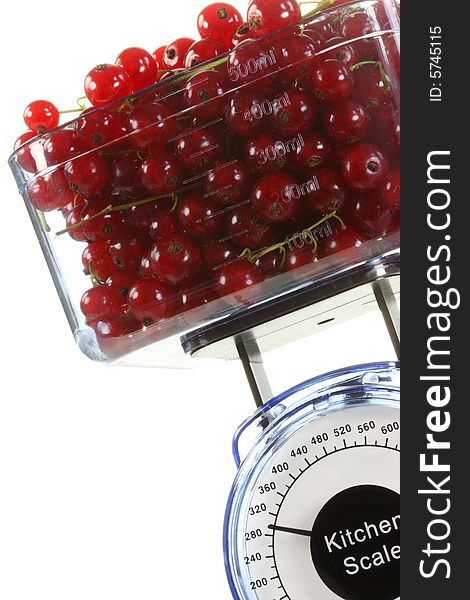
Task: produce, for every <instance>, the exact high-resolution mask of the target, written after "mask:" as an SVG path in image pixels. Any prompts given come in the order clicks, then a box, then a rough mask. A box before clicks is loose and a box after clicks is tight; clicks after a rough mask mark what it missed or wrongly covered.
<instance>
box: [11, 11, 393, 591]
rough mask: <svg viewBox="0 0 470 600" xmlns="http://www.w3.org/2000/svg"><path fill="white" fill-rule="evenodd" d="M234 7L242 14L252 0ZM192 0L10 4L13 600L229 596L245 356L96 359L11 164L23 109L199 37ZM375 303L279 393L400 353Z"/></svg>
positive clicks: (304, 354)
mask: <svg viewBox="0 0 470 600" xmlns="http://www.w3.org/2000/svg"><path fill="white" fill-rule="evenodd" d="M236 5H237V6H238V7H239V8H240V9H241V10H242V12H244V10H245V6H246V5H245V2H244V1H243V0H242V1H238V2H236ZM200 8H201V5H200V4H198V3H195V2H194V1H191V0H175V2H156V1H155V0H153V1H152V2H150V1H148V0H141V1H140V2H129V0H114V1H113V2H99V1H96V0H93V1H92V0H81V1H80V2H78V3H74V2H69V3H64V2H58V0H49V2H47V3H45V2H37V1H36V0H34V1H32V0H22V1H21V2H9V3H5V2H4V3H2V8H0V11H1V14H0V22H1V24H2V27H1V34H0V44H1V53H0V55H1V56H2V93H1V97H0V102H1V112H0V114H1V121H0V131H1V136H0V170H1V177H0V185H1V204H2V212H1V215H2V227H1V235H0V257H1V269H2V270H1V293H0V302H1V312H0V315H1V329H0V336H1V341H2V343H1V347H0V351H1V363H0V364H1V372H2V375H1V378H0V395H1V396H0V598H1V599H2V600H32V599H34V600H36V599H43V598H44V599H47V600H74V599H77V600H78V599H80V600H84V599H85V598H86V599H87V600H124V599H126V600H127V599H129V600H130V599H137V598H138V599H139V600H147V599H150V598H165V599H171V600H173V599H187V598H196V599H198V598H201V599H207V598H210V599H214V600H228V599H229V597H230V594H229V591H228V588H227V585H226V581H225V573H224V568H223V556H222V547H221V532H222V521H223V513H224V508H225V502H226V498H227V495H228V492H229V489H230V485H231V482H232V479H233V477H234V475H235V468H234V464H233V460H232V457H231V451H230V445H231V436H232V433H233V431H234V429H235V428H236V427H237V426H238V424H239V423H240V422H241V421H242V420H243V419H244V418H245V417H246V416H248V415H249V414H250V413H251V412H252V410H253V407H254V405H253V402H252V400H251V398H250V393H249V390H248V388H247V385H246V383H245V380H244V377H243V374H242V370H241V367H240V365H239V364H237V363H230V364H229V363H221V362H216V363H214V365H213V367H212V368H209V369H208V368H203V369H196V370H189V371H176V370H173V371H172V370H161V369H127V368H125V367H103V366H100V365H96V364H93V363H92V362H90V361H89V360H88V359H87V358H85V357H84V356H82V355H81V354H80V352H79V350H78V349H77V348H76V347H75V344H74V341H73V338H72V336H71V334H70V330H69V329H68V325H67V322H66V320H65V316H64V314H63V312H62V308H61V305H60V303H59V300H58V298H57V296H56V293H55V289H54V287H53V285H52V280H51V278H50V276H49V273H48V271H47V269H46V265H45V262H44V260H43V258H42V255H41V253H40V251H39V246H38V244H37V242H36V240H35V237H34V233H33V230H32V227H31V225H30V223H29V221H28V217H27V214H26V211H25V209H24V206H23V205H22V201H21V199H20V197H19V196H18V194H17V192H16V189H15V185H14V181H13V178H12V176H11V174H10V173H9V171H8V167H7V164H6V160H7V157H8V155H9V153H10V151H11V147H12V144H13V142H14V140H15V139H16V137H17V136H18V135H19V134H20V133H22V132H23V131H24V130H25V126H24V124H23V122H22V112H23V108H24V106H26V104H27V103H28V102H29V101H31V100H34V99H37V98H47V99H50V100H52V101H54V102H55V103H56V104H57V105H58V106H59V107H60V108H61V109H64V108H70V107H72V106H73V104H74V101H75V98H77V97H78V96H81V95H82V93H83V92H82V81H83V78H84V75H85V74H86V72H88V70H89V69H90V68H92V67H93V66H94V65H95V64H98V63H102V62H113V61H114V60H115V56H116V55H117V54H118V53H119V52H120V51H121V50H122V49H124V48H126V47H128V46H134V45H135V46H143V47H145V48H147V49H148V50H149V51H153V50H154V49H155V48H156V47H157V46H159V45H161V44H163V43H167V42H170V41H172V39H174V38H176V37H179V36H195V35H196V26H195V22H196V17H197V13H198V10H199V9H200ZM393 358H394V355H393V350H392V349H391V346H390V344H389V342H388V339H387V336H386V333H385V329H384V327H383V324H382V322H381V319H380V317H379V315H378V314H377V313H376V314H373V315H371V316H370V317H367V318H363V319H360V320H356V321H354V322H350V323H349V324H347V325H344V326H337V327H335V328H331V329H329V330H327V331H326V333H325V334H321V335H318V336H317V337H316V338H315V339H314V340H313V341H312V340H310V341H309V343H308V344H303V345H299V347H298V348H296V347H290V348H286V349H284V350H283V351H282V352H278V353H276V355H274V356H270V357H268V365H267V366H268V370H269V372H270V373H271V374H272V376H273V388H274V391H275V392H276V393H277V392H280V391H282V390H283V389H285V388H287V387H289V386H290V385H292V384H295V383H297V382H298V381H300V380H303V379H306V378H308V377H311V376H313V375H315V374H318V373H321V372H324V371H328V370H331V369H333V368H336V367H340V366H346V365H348V364H356V363H359V362H366V361H371V360H381V359H393Z"/></svg>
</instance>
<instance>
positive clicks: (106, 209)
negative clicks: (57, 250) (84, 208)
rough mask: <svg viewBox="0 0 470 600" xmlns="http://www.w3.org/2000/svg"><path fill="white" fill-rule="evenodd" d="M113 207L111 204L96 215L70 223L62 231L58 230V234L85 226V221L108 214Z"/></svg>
mask: <svg viewBox="0 0 470 600" xmlns="http://www.w3.org/2000/svg"><path fill="white" fill-rule="evenodd" d="M112 208H113V205H112V204H109V205H108V206H107V207H106V208H103V210H100V212H97V213H96V215H92V216H91V217H88V219H83V220H82V221H79V222H78V223H75V224H74V225H70V227H67V228H66V229H61V230H60V231H58V232H57V233H56V236H59V235H63V234H64V233H69V231H75V229H79V228H80V227H83V225H84V224H85V223H88V222H89V221H93V219H96V218H97V217H102V216H103V215H106V214H108V213H109V212H111V210H112Z"/></svg>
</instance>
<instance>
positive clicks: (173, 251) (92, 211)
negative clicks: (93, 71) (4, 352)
mask: <svg viewBox="0 0 470 600" xmlns="http://www.w3.org/2000/svg"><path fill="white" fill-rule="evenodd" d="M361 20H362V21H361ZM359 21H361V23H359V25H360V26H358V25H357V23H358V22H359ZM398 30H399V17H398V14H397V11H396V4H395V2H393V1H392V0H367V1H363V2H351V3H346V4H342V5H340V6H339V7H336V8H335V7H334V8H330V9H328V10H325V11H323V12H320V13H318V14H317V15H313V16H311V17H309V18H307V19H306V20H304V21H303V22H302V24H300V25H295V26H292V27H289V28H287V29H285V30H282V31H280V32H277V33H275V34H272V35H270V36H268V37H266V38H262V39H261V40H257V41H255V42H251V43H248V44H244V45H243V46H240V47H238V48H237V49H235V50H233V51H231V52H230V53H229V54H227V55H224V56H221V57H220V58H217V60H216V61H215V62H212V63H205V64H204V65H202V66H201V65H199V66H197V67H196V68H193V69H192V70H191V71H187V72H184V73H181V74H178V75H176V76H173V77H170V78H168V79H166V80H165V81H162V82H160V83H158V84H156V85H155V86H152V87H150V88H147V89H145V90H143V91H141V92H138V93H136V94H134V95H133V96H130V97H128V98H127V99H125V100H124V101H123V100H120V101H118V102H115V103H114V104H111V105H106V106H104V107H102V108H100V109H98V110H96V111H88V112H87V113H86V114H84V115H82V116H81V117H80V118H79V119H77V120H76V121H73V122H71V123H68V124H66V125H63V126H61V127H59V128H57V129H55V130H52V131H49V132H46V133H45V134H43V135H42V136H39V137H37V138H35V139H33V140H32V141H30V142H28V143H27V145H25V146H23V147H22V148H20V149H19V150H17V152H16V153H15V154H13V155H12V157H11V158H10V165H11V168H12V170H13V173H14V175H15V178H16V181H17V183H18V188H19V191H20V192H21V194H22V195H23V197H24V200H25V203H26V207H27V209H28V211H29V214H30V216H31V220H32V223H33V226H34V228H35V231H36V234H37V236H38V239H39V241H40V244H41V247H42V250H43V253H44V256H45V258H46V260H47V263H48V265H49V268H50V271H51V274H52V277H53V278H54V282H55V285H56V287H57V290H58V293H59V295H60V298H61V300H62V303H63V306H64V309H65V311H66V313H67V317H68V320H69V323H70V326H71V329H72V332H73V334H74V336H75V338H76V340H77V343H78V344H79V346H80V348H81V349H82V350H83V352H84V353H85V354H86V355H88V356H89V357H90V358H93V359H96V360H100V361H108V362H109V361H115V362H119V363H121V364H135V365H164V364H167V365H175V366H176V365H183V364H184V363H185V362H186V359H185V355H184V351H183V350H182V347H181V342H180V339H181V336H183V335H187V334H188V333H189V332H191V331H194V330H196V329H197V328H200V327H207V326H210V324H211V323H221V322H223V320H224V319H226V318H227V317H228V316H233V315H237V316H240V317H241V318H242V319H243V315H245V314H246V315H248V314H250V313H251V312H252V310H253V309H255V308H257V307H260V306H263V305H266V304H267V303H269V302H270V301H272V300H273V299H279V298H281V297H288V296H289V295H290V294H292V292H293V291H296V292H297V293H298V291H299V290H301V289H302V287H306V286H310V287H311V284H312V281H313V282H318V284H319V285H320V284H321V282H322V281H323V280H324V279H325V278H329V279H331V277H332V275H333V276H334V273H335V272H336V271H342V272H343V273H344V272H345V270H347V269H354V268H356V267H357V266H358V265H361V264H363V263H364V262H367V261H370V260H371V259H374V258H377V257H380V256H383V255H387V254H388V253H390V252H391V251H392V250H395V249H397V248H398V246H399V240H398V229H399V207H398V204H397V203H396V194H392V196H393V198H392V200H390V193H389V192H390V189H389V188H390V185H392V184H393V181H392V179H391V177H392V175H396V174H397V173H398V177H399V171H397V169H398V164H399V137H398V136H399V38H398ZM341 36H342V37H341ZM328 38H330V39H328ZM325 65H326V66H325ZM332 78H333V79H335V78H336V79H335V83H333V84H331V79H332ZM344 81H346V84H344ZM343 84H344V85H343ZM214 90H215V92H214ZM214 94H215V95H214ZM142 115H143V116H142ZM109 119H111V121H113V122H114V123H115V125H116V123H117V125H116V127H114V129H113V128H110V129H108V130H107V131H108V132H109V131H114V133H112V135H111V134H110V137H109V138H108V139H106V138H96V137H93V136H91V140H92V141H91V142H90V139H89V138H86V139H87V142H86V144H85V145H83V142H81V143H78V142H77V135H78V133H79V132H80V131H83V129H84V128H85V130H86V126H87V123H88V125H90V123H91V127H92V125H93V122H94V121H95V122H96V120H99V121H101V122H102V121H103V120H109ZM139 119H140V120H139ZM77 132H78V133H77ZM67 137H69V138H70V139H71V140H72V141H71V143H70V144H69V146H68V150H67V152H68V154H65V155H64V154H61V152H60V151H59V150H58V148H59V149H60V145H61V143H62V142H63V140H64V139H67ZM25 151H27V152H28V153H29V154H30V156H31V160H30V161H28V164H27V165H25V162H24V160H22V159H21V156H22V154H21V153H23V157H24V153H25ZM364 156H365V157H366V159H365V163H364ZM162 158H163V159H164V162H165V161H166V163H165V165H164V166H163V167H162V165H161V162H162ZM123 162H124V163H126V164H125V166H123ZM129 165H130V166H129ZM361 165H362V166H361ZM364 165H365V167H364ZM25 166H26V167H27V168H25ZM131 167H132V168H131ZM364 168H365V169H366V172H363V169H364ZM83 169H85V171H86V169H88V172H86V173H85V174H86V176H85V177H83V176H81V171H82V170H83ZM120 169H121V170H120ZM129 169H130V170H132V169H135V173H136V174H137V175H135V177H134V178H132V177H131V178H130V181H129V180H128V179H126V178H125V177H124V175H123V171H126V170H127V172H128V170H129ZM158 169H160V171H162V169H163V171H162V172H164V181H163V183H162V176H161V173H160V176H159V177H157V178H156V179H155V170H158ZM165 169H167V170H165ZM361 169H362V170H361ZM165 173H166V175H165ZM165 178H166V179H165ZM389 180H390V181H389ZM77 182H78V183H77ZM395 182H396V181H395ZM387 185H388V188H386V186H387ZM387 189H388V191H387ZM39 209H41V211H46V212H45V214H44V213H43V212H40V210H39ZM46 223H47V225H46ZM162 228H163V230H164V233H160V231H161V230H162ZM100 244H101V246H104V247H105V249H106V256H104V257H103V254H100V253H98V254H99V259H96V258H92V259H91V264H90V260H89V261H88V262H86V258H85V263H86V271H87V272H86V274H85V275H84V274H83V262H82V254H83V253H84V252H85V254H86V252H89V251H90V249H92V251H94V250H96V249H97V247H98V246H99V245H100ZM108 253H109V254H108ZM89 254H90V252H89ZM91 254H93V252H91ZM91 254H90V255H91ZM94 256H96V254H95V255H94ZM109 276H111V279H109ZM113 277H114V278H115V280H116V281H118V283H117V284H116V285H117V290H118V292H117V293H118V302H117V305H116V307H115V309H112V308H111V309H109V303H108V305H107V308H106V310H105V311H104V312H103V313H102V314H100V313H99V311H98V312H97V311H95V312H93V314H92V315H91V316H90V315H88V318H87V317H86V316H85V315H84V314H83V313H82V310H81V306H82V308H83V306H84V303H83V302H81V299H82V297H83V294H85V293H86V292H87V290H88V289H90V288H91V287H93V286H94V287H97V288H99V290H98V291H102V289H103V288H109V286H110V285H111V284H112V281H113ZM143 278H144V279H151V280H152V281H151V284H150V285H149V282H148V281H147V282H146V283H144V284H143V286H144V287H145V288H146V289H148V288H151V289H150V292H149V294H150V296H151V298H150V299H149V300H148V301H147V302H146V303H144V306H142V302H141V301H139V302H140V304H139V302H137V304H138V305H136V303H134V306H133V304H132V299H130V298H131V296H132V297H136V295H138V294H137V292H136V291H135V290H134V292H132V290H133V289H134V288H135V284H136V282H137V280H141V279H143ZM121 280H122V281H123V283H122V284H121V283H120V282H121ZM116 285H115V287H114V288H113V289H116ZM152 286H153V287H152ZM137 288H138V286H137ZM123 290H124V291H123ZM138 291H139V290H138ZM127 292H128V294H127ZM93 293H95V294H96V293H97V292H93ZM106 294H107V292H106ZM141 297H142V296H141ZM113 302H114V300H113V301H112V302H111V304H113Z"/></svg>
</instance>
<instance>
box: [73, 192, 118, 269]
mask: <svg viewBox="0 0 470 600" xmlns="http://www.w3.org/2000/svg"><path fill="white" fill-rule="evenodd" d="M101 210H102V206H101V205H100V204H98V205H97V206H95V205H94V203H93V204H91V205H89V206H87V207H85V208H84V209H83V210H82V213H81V218H82V220H85V219H86V221H85V222H84V223H83V227H82V228H83V231H84V234H85V237H86V239H87V240H90V241H96V242H109V241H111V240H113V239H116V238H117V239H119V237H121V236H122V235H124V234H125V232H126V230H127V228H128V223H127V220H126V213H124V212H121V211H116V212H107V213H104V214H101V215H99V216H95V215H97V214H98V213H99V212H101ZM91 217H93V218H91ZM116 266H117V267H119V265H116Z"/></svg>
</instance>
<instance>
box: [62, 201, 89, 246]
mask: <svg viewBox="0 0 470 600" xmlns="http://www.w3.org/2000/svg"><path fill="white" fill-rule="evenodd" d="M82 211H83V206H77V207H76V208H74V209H73V210H71V211H70V212H69V213H68V214H67V217H66V218H65V225H66V227H67V229H69V228H71V227H73V229H71V230H70V231H69V232H68V234H69V236H70V237H71V238H72V239H73V240H75V241H76V242H86V241H87V236H86V234H85V231H84V229H83V226H80V227H75V225H78V224H79V223H81V222H82Z"/></svg>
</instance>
